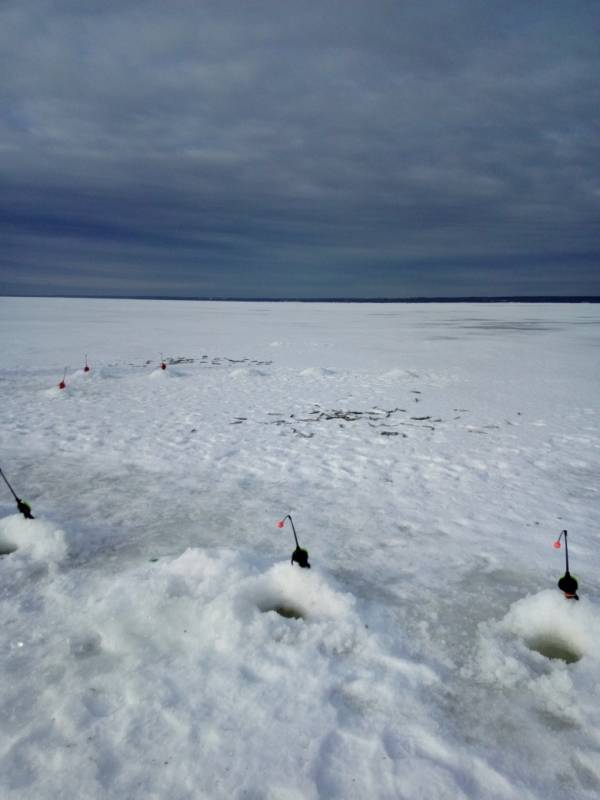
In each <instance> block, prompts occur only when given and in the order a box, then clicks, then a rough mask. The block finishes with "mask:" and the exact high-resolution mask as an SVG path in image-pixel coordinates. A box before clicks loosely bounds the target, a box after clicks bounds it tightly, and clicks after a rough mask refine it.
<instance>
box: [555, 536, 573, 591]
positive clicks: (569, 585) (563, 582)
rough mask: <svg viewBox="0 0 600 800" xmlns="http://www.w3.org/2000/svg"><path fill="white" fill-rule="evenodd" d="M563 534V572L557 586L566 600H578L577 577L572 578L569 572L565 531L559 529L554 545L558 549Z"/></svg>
mask: <svg viewBox="0 0 600 800" xmlns="http://www.w3.org/2000/svg"><path fill="white" fill-rule="evenodd" d="M563 536H564V537H565V574H564V575H563V576H562V578H560V580H559V581H558V588H559V589H560V590H561V592H562V593H563V594H564V596H565V597H566V598H567V600H579V596H578V594H577V589H578V588H579V584H578V583H577V579H576V578H574V577H573V576H572V575H571V573H570V572H569V545H568V543H567V532H566V531H561V533H560V536H559V537H558V539H557V540H556V541H555V542H554V547H555V548H556V549H557V550H560V540H561V539H562V538H563Z"/></svg>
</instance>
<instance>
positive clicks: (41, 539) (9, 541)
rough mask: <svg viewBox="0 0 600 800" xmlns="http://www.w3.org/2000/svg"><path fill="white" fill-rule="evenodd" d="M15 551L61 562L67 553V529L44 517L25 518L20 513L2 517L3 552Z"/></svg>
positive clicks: (15, 552)
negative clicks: (62, 528) (64, 529)
mask: <svg viewBox="0 0 600 800" xmlns="http://www.w3.org/2000/svg"><path fill="white" fill-rule="evenodd" d="M8 551H11V557H14V556H13V554H15V555H18V556H19V557H23V556H25V557H27V558H30V559H33V560H36V561H47V562H59V561H62V560H63V559H64V558H65V557H66V555H67V542H66V537H65V533H64V531H62V530H61V529H60V528H57V527H56V526H55V525H54V523H52V522H49V521H46V520H42V519H25V518H24V517H22V516H21V515H20V514H14V515H12V516H10V517H4V518H3V519H0V552H4V553H8Z"/></svg>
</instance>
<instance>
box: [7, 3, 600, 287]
mask: <svg viewBox="0 0 600 800" xmlns="http://www.w3.org/2000/svg"><path fill="white" fill-rule="evenodd" d="M0 40H1V49H0V59H1V61H0V74H1V76H2V77H0V167H1V179H2V192H1V194H0V224H1V228H0V247H1V248H2V251H1V255H0V265H1V279H0V291H4V292H7V293H19V292H21V293H26V294H29V293H36V292H40V293H60V294H69V293H72V294H78V293H90V294H149V295H157V294H169V295H174V296H178V295H179V296H185V295H203V296H207V295H213V296H214V295H228V296H232V295H235V296H261V295H262V296H264V295H268V296H286V295H288V296H289V295H292V296H304V297H310V296H324V295H336V296H357V297H360V296H374V295H379V296H382V295H388V296H389V295H396V296H405V295H414V294H429V295H452V294H507V293H508V294H509V293H519V294H526V293H534V294H543V293H548V294H553V293H570V294H577V293H581V294H593V293H595V294H600V264H599V258H600V224H599V223H600V167H599V164H600V145H599V142H600V123H599V112H598V108H599V107H600V96H599V95H600V92H599V89H598V86H599V80H598V79H599V77H600V48H598V41H599V40H600V9H599V8H598V5H597V4H596V3H595V2H589V3H585V2H571V3H568V4H566V3H564V2H563V3H553V2H539V3H536V2H532V3H527V4H524V3H512V2H498V3H494V2H477V3H476V2H449V1H448V2H422V3H413V2H399V0H397V1H396V2H374V3H366V2H349V0H343V1H342V0H340V1H339V2H329V3H328V2H323V1H322V2H307V3H284V2H280V0H278V1H277V2H272V3H247V2H238V3H227V2H221V3H197V2H175V1H174V2H171V3H164V2H160V3H158V2H156V3H153V2H143V3H141V2H135V3H133V2H129V3H128V2H119V3H116V2H115V3H113V2H106V1H104V2H97V3H94V2H86V3H80V2H62V3H61V2H48V3H45V2H41V0H39V1H38V2H27V1H26V0H19V1H18V2H7V3H4V4H3V5H2V6H1V7H0Z"/></svg>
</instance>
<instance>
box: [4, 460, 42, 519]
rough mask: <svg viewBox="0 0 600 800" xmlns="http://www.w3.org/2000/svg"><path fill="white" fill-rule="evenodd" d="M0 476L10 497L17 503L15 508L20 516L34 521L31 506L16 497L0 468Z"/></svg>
mask: <svg viewBox="0 0 600 800" xmlns="http://www.w3.org/2000/svg"><path fill="white" fill-rule="evenodd" d="M0 475H2V477H3V478H4V483H5V484H6V485H7V486H8V488H9V489H10V491H11V494H12V496H13V497H14V498H15V500H16V503H17V508H18V509H19V511H20V512H21V514H23V516H24V517H25V519H35V517H34V516H33V514H32V513H31V506H30V505H29V503H26V502H25V501H24V500H21V498H20V497H17V493H16V492H15V490H14V489H13V488H12V486H11V485H10V483H9V482H8V478H7V477H6V475H5V474H4V473H3V472H2V467H0Z"/></svg>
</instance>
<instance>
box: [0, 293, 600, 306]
mask: <svg viewBox="0 0 600 800" xmlns="http://www.w3.org/2000/svg"><path fill="white" fill-rule="evenodd" d="M0 298H15V299H16V298H19V299H23V300H29V299H32V300H33V299H38V300H39V299H47V300H178V301H179V300H181V301H188V302H200V303H382V304H383V303H600V296H598V295H590V296H586V295H561V296H546V295H531V296H528V295H514V296H512V295H507V296H500V297H476V296H465V297H364V298H363V297H169V296H168V295H152V296H142V295H102V296H94V295H84V294H81V295H79V294H78V295H61V294H30V295H21V294H5V295H0Z"/></svg>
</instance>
